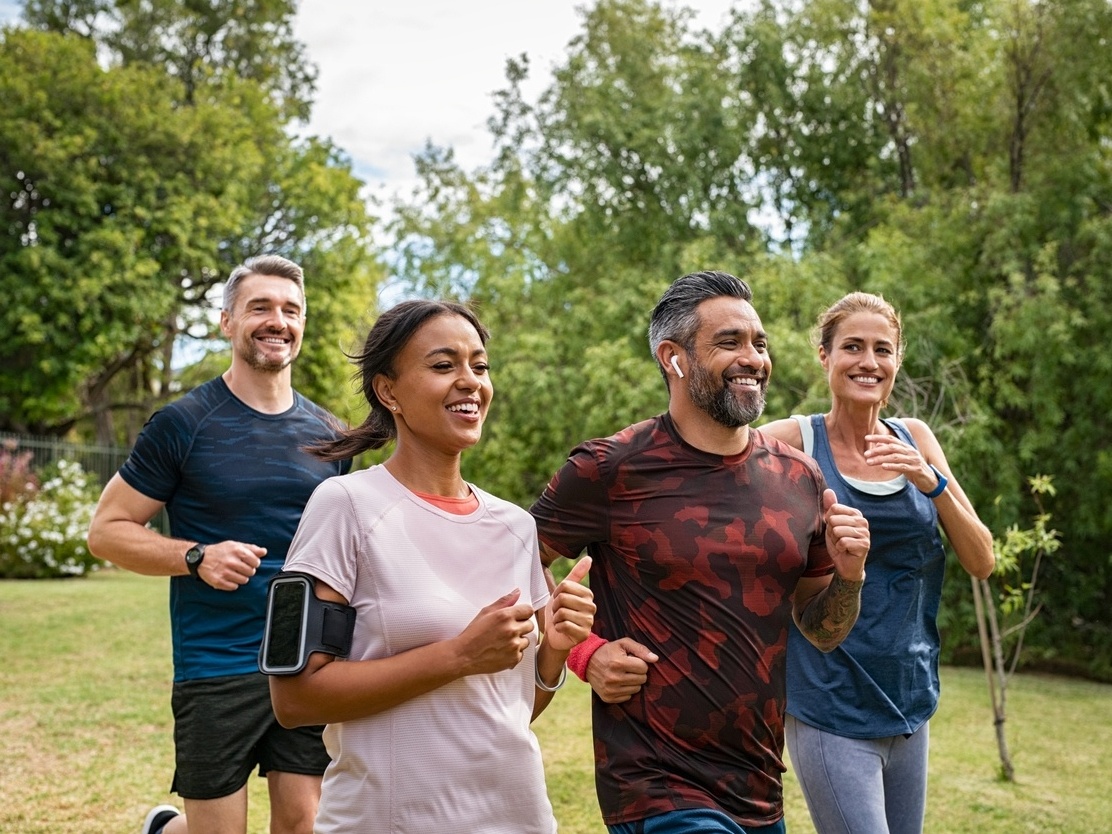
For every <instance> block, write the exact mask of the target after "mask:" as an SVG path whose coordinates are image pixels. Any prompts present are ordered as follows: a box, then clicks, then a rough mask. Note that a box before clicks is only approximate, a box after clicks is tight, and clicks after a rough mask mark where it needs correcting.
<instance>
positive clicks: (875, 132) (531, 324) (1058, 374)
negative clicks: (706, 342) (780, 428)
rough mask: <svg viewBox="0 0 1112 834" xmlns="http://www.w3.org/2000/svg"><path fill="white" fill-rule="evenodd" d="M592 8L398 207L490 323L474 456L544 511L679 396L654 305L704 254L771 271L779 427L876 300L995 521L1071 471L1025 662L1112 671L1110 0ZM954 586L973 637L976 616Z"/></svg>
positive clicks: (765, 279) (425, 268)
mask: <svg viewBox="0 0 1112 834" xmlns="http://www.w3.org/2000/svg"><path fill="white" fill-rule="evenodd" d="M582 14H583V26H582V31H581V32H580V33H579V34H578V35H577V36H576V37H575V38H574V39H573V40H572V41H571V42H570V43H569V44H568V48H567V53H566V55H565V58H564V60H563V61H562V62H561V63H560V65H559V66H557V67H556V69H555V70H554V72H553V74H552V77H551V78H550V79H549V80H548V83H547V86H546V87H545V88H544V90H543V91H542V92H541V93H540V94H539V95H538V96H536V97H535V98H534V99H527V98H526V97H525V96H524V95H523V94H522V92H521V91H522V89H523V87H524V83H523V82H524V80H525V79H526V78H527V75H528V71H529V67H528V60H527V59H526V58H524V57H523V58H520V59H515V60H513V61H511V62H509V64H508V66H507V85H506V87H505V89H503V90H502V91H500V92H499V93H498V94H497V96H496V99H495V101H496V105H497V110H496V113H495V114H494V116H493V117H492V118H491V122H490V124H491V129H492V134H493V137H494V139H495V151H494V154H493V157H492V159H491V161H490V163H489V164H488V165H485V166H482V167H480V168H479V169H477V170H475V171H471V172H465V171H462V170H460V169H459V167H458V166H456V165H455V163H454V161H453V158H452V154H451V150H450V149H442V148H431V147H430V148H429V149H427V151H426V152H425V154H424V155H423V156H422V157H421V159H420V160H419V171H420V173H421V174H422V177H423V187H422V188H421V189H420V190H419V192H418V193H416V194H415V195H414V197H413V199H411V200H407V201H404V202H403V203H402V205H400V206H399V207H398V209H399V210H398V213H397V217H398V220H397V222H396V224H395V226H394V228H393V233H394V235H395V238H396V239H397V240H399V241H400V242H401V247H402V251H403V252H404V257H402V258H401V259H400V262H399V269H398V273H399V275H400V276H401V277H402V278H403V279H404V280H406V281H407V282H408V285H409V286H410V287H411V288H412V289H413V291H416V292H426V293H430V294H450V295H456V296H461V297H467V298H470V299H472V300H474V301H476V302H478V303H479V304H480V308H481V310H482V312H483V313H484V315H485V317H486V318H487V320H488V322H489V323H490V324H491V325H492V329H493V331H494V341H493V343H492V352H493V354H494V357H495V365H494V379H495V382H496V385H497V398H496V412H495V419H494V420H492V423H491V425H490V427H489V429H488V432H487V438H486V439H485V441H484V444H483V447H482V449H481V450H480V452H478V453H477V454H476V455H475V456H474V457H473V458H472V460H471V462H470V464H469V465H470V466H471V467H472V469H471V472H472V474H473V476H474V477H476V479H478V480H479V481H480V482H481V483H484V485H486V486H488V487H491V488H493V489H494V490H495V491H497V492H500V493H502V494H504V495H507V496H508V497H511V498H513V499H514V500H517V501H519V502H521V503H523V504H528V503H529V502H531V501H532V500H533V498H535V496H536V494H537V492H538V491H539V489H540V488H541V487H542V486H543V484H544V483H545V482H546V480H547V478H548V477H549V475H550V474H551V472H552V471H553V470H554V469H555V468H556V466H558V465H559V463H560V462H561V461H562V459H563V455H565V454H566V452H567V450H568V449H569V448H570V447H571V446H572V445H574V443H576V442H578V441H579V440H581V439H584V438H586V437H589V436H592V435H596V434H602V433H606V432H609V431H613V430H615V429H616V428H619V427H621V426H622V425H624V424H626V423H628V422H631V421H633V420H637V419H641V418H643V417H647V416H649V415H651V414H652V413H654V412H656V411H659V410H661V409H662V408H663V407H664V403H665V397H664V390H663V385H662V384H661V381H660V377H659V375H658V372H657V370H656V369H655V368H654V365H653V362H652V360H651V358H650V357H649V355H648V349H647V345H646V338H645V329H646V325H647V315H648V311H649V309H650V307H651V305H652V303H653V302H654V301H655V299H656V297H657V296H658V295H659V293H660V291H661V290H662V289H663V287H664V286H666V285H667V283H668V282H670V281H671V280H673V279H674V278H676V277H677V276H679V275H681V274H683V273H684V272H687V271H690V270H692V269H701V268H723V269H726V270H728V271H731V272H734V273H735V274H739V275H741V276H743V277H746V278H747V279H749V280H750V282H751V283H752V285H753V287H754V290H755V293H756V302H757V306H758V310H759V311H760V313H761V314H762V318H763V320H764V323H765V325H766V327H767V328H768V330H769V331H770V333H771V335H772V345H773V354H774V360H775V368H776V370H775V374H774V378H773V383H772V389H771V391H770V400H769V408H768V414H769V417H780V416H784V415H786V414H788V413H791V412H793V411H813V410H823V409H824V408H825V405H826V403H827V402H828V394H827V392H826V388H825V383H824V381H823V379H822V377H821V374H820V371H819V367H818V364H817V362H816V361H815V359H814V350H813V347H812V345H811V343H810V339H809V336H810V329H811V326H812V324H813V322H814V319H815V316H816V315H817V313H818V312H819V311H821V310H822V309H823V308H824V307H825V306H826V305H827V304H829V303H830V302H832V301H834V300H835V299H837V298H838V297H840V296H841V295H842V294H843V293H845V292H846V291H848V290H851V289H863V290H868V291H873V292H879V293H882V294H883V295H885V296H886V297H887V298H889V299H890V300H892V301H893V302H894V303H895V304H896V306H897V307H898V308H900V309H901V310H902V313H903V319H904V324H905V329H906V335H907V338H908V342H909V350H908V354H907V358H906V361H905V363H904V367H903V370H902V374H901V380H900V384H899V387H898V389H897V391H896V395H895V396H894V397H893V410H894V411H895V412H897V413H903V414H910V415H914V416H920V417H922V418H924V419H926V420H928V421H929V422H930V423H931V425H932V426H934V428H935V430H936V431H937V432H938V434H939V435H940V436H941V438H942V440H943V443H944V445H945V447H946V449H947V452H948V456H949V457H950V459H951V462H952V463H953V464H954V466H955V469H956V471H957V472H958V473H959V475H960V476H961V478H962V481H963V484H964V485H965V486H966V489H967V490H968V491H969V493H970V494H971V496H972V497H973V498H974V501H975V502H976V503H977V505H978V506H979V507H981V510H982V514H983V515H984V517H985V518H986V521H988V522H989V523H990V525H991V526H993V528H994V529H996V530H997V531H1002V530H1005V529H1007V528H1008V527H1009V526H1010V525H1013V524H1016V523H1018V522H1019V521H1020V519H1022V518H1026V517H1029V516H1030V514H1031V499H1030V495H1029V494H1028V491H1027V488H1026V485H1027V478H1028V477H1030V476H1031V475H1032V474H1033V473H1035V472H1039V473H1045V474H1046V475H1047V476H1048V477H1052V478H1053V479H1054V482H1055V484H1057V485H1059V491H1060V499H1061V500H1060V502H1059V505H1060V507H1061V508H1062V509H1061V510H1060V512H1059V513H1058V514H1057V519H1058V520H1059V521H1060V522H1061V528H1062V539H1063V548H1064V550H1067V551H1068V552H1069V553H1070V559H1068V560H1066V559H1056V560H1054V561H1053V563H1052V564H1050V565H1047V566H1046V568H1045V572H1046V575H1045V577H1044V581H1043V582H1042V584H1041V590H1040V595H1041V597H1042V598H1041V602H1042V603H1043V615H1042V616H1041V617H1040V618H1039V620H1038V622H1037V623H1036V624H1035V625H1034V626H1033V627H1032V633H1031V635H1030V636H1029V642H1028V649H1029V651H1028V657H1029V658H1030V659H1031V660H1032V661H1039V660H1041V661H1044V662H1045V661H1047V660H1049V659H1050V658H1051V656H1052V655H1055V654H1056V656H1057V657H1058V658H1059V660H1060V659H1061V658H1063V657H1069V658H1071V662H1073V663H1074V667H1073V668H1075V669H1082V670H1087V671H1088V672H1089V673H1092V674H1098V675H1101V676H1105V677H1107V676H1112V662H1110V659H1109V656H1108V653H1107V648H1106V647H1107V646H1108V645H1109V644H1110V642H1112V641H1109V637H1110V636H1112V618H1110V616H1109V614H1108V609H1107V605H1106V602H1107V599H1108V597H1109V591H1110V584H1112V575H1110V574H1112V572H1110V564H1109V554H1108V548H1107V545H1106V541H1107V539H1108V532H1109V530H1110V529H1112V511H1110V510H1109V509H1108V502H1107V501H1106V500H1105V498H1104V496H1106V495H1108V494H1109V492H1110V490H1112V483H1110V482H1109V481H1110V478H1112V454H1109V453H1108V452H1107V450H1106V447H1107V445H1108V444H1107V443H1106V441H1105V438H1104V435H1105V432H1104V428H1103V420H1102V418H1101V416H1100V415H1101V414H1103V413H1104V412H1105V411H1106V410H1107V409H1108V408H1109V407H1110V406H1112V402H1110V400H1112V385H1109V384H1108V383H1109V379H1110V373H1109V372H1110V363H1112V360H1110V359H1109V358H1108V355H1107V351H1103V350H1100V348H1099V345H1100V344H1101V343H1102V341H1103V338H1102V337H1103V334H1104V333H1106V332H1108V330H1109V327H1110V325H1112V320H1110V319H1112V314H1110V313H1109V312H1108V311H1109V310H1110V309H1112V307H1110V305H1109V304H1108V303H1107V302H1108V298H1107V296H1108V294H1109V292H1110V289H1109V288H1110V287H1112V280H1109V279H1110V278H1112V276H1109V275H1108V271H1109V269H1110V268H1112V267H1110V264H1112V259H1110V258H1109V254H1110V252H1109V246H1110V243H1112V234H1110V232H1112V229H1110V215H1112V211H1110V210H1112V188H1110V186H1112V182H1110V175H1112V154H1110V152H1109V144H1108V140H1107V137H1108V136H1109V135H1110V134H1112V131H1110V127H1112V125H1110V124H1109V115H1110V113H1112V107H1110V105H1112V100H1110V93H1109V87H1108V85H1107V82H1106V79H1107V78H1109V77H1112V73H1110V72H1109V70H1110V69H1112V68H1110V67H1109V66H1108V64H1109V63H1110V61H1112V50H1110V49H1108V40H1109V38H1110V37H1112V7H1110V6H1109V5H1108V4H1107V3H1106V2H1104V0H1040V2H1028V1H1027V0H1023V2H1014V0H1007V2H1004V1H1003V0H989V2H984V3H967V2H962V1H961V0H870V2H864V3H863V2H858V0H789V2H786V3H785V2H772V0H765V2H760V3H755V4H739V5H738V7H736V8H735V10H734V12H733V14H732V16H731V18H730V20H729V21H728V22H727V23H726V25H724V26H723V27H722V29H721V30H720V31H704V30H699V29H696V28H695V27H694V26H693V25H692V20H693V17H692V15H691V14H690V13H689V12H688V11H686V10H684V9H682V8H681V9H678V10H677V9H676V8H675V7H674V6H673V5H671V4H663V3H656V2H651V1H650V0H599V2H597V3H595V4H593V5H592V6H590V7H588V8H586V9H585V10H583V12H582ZM1082 403H1084V404H1085V406H1086V407H1085V408H1083V409H1082V408H1080V407H1079V406H1080V405H1081V404H1082ZM1067 568H1068V569H1067ZM952 574H957V571H953V572H952ZM951 579H952V581H951V582H950V583H949V584H948V586H947V596H948V605H947V608H946V612H947V613H946V615H945V618H944V620H943V624H944V626H945V627H946V629H947V631H948V635H947V640H946V641H945V643H946V645H947V646H948V647H949V649H950V651H951V656H955V655H958V654H960V653H961V651H962V650H963V649H964V648H967V647H969V646H970V645H971V643H970V637H969V635H971V634H972V633H973V629H972V622H973V619H972V611H971V606H970V604H969V600H968V592H967V590H966V588H967V586H966V585H965V584H964V582H961V581H960V577H957V576H952V577H951ZM1095 646H1104V647H1105V648H1104V649H1098V650H1095V651H1094V650H1093V647H1095Z"/></svg>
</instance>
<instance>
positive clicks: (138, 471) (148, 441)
mask: <svg viewBox="0 0 1112 834" xmlns="http://www.w3.org/2000/svg"><path fill="white" fill-rule="evenodd" d="M191 442H192V433H191V432H190V430H189V429H188V428H187V427H186V426H184V425H183V424H182V423H181V421H180V420H179V419H177V418H176V416H175V414H174V411H173V409H171V408H163V409H160V410H159V411H156V412H155V413H154V414H152V415H151V417H150V419H149V420H147V423H146V425H145V426H143V430H142V431H141V432H139V437H138V438H136V440H135V446H134V447H132V450H131V453H130V454H129V455H128V456H127V460H125V461H124V464H123V466H121V467H120V473H119V474H120V477H121V478H123V480H124V481H125V482H126V483H127V485H128V486H130V487H132V488H133V489H135V490H138V491H139V492H141V493H143V494H144V495H146V496H147V497H148V498H153V499H154V500H155V501H161V502H162V503H164V504H165V503H168V502H169V501H170V499H171V498H173V497H174V493H175V492H176V491H177V488H178V483H179V481H180V480H181V470H182V466H183V465H184V462H185V459H186V457H187V455H188V454H189V446H190V443H191Z"/></svg>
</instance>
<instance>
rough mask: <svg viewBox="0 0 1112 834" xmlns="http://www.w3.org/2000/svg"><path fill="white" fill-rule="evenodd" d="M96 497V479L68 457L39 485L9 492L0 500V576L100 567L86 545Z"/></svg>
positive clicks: (52, 573)
mask: <svg viewBox="0 0 1112 834" xmlns="http://www.w3.org/2000/svg"><path fill="white" fill-rule="evenodd" d="M0 468H2V466H0ZM96 502H97V497H96V484H94V483H93V481H92V479H90V478H89V476H88V475H87V474H86V473H85V471H84V469H82V468H81V464H79V463H77V462H76V461H68V460H62V461H58V463H57V464H55V465H54V466H52V467H50V468H49V469H48V470H47V471H46V472H44V473H43V475H42V477H41V479H40V480H39V482H38V483H37V484H35V488H33V489H27V490H25V491H23V492H22V493H20V494H16V495H9V496H8V497H7V498H6V500H5V501H4V503H3V504H2V505H0V578H5V579H49V578H52V577H60V576H82V575H84V574H85V573H87V572H89V571H95V570H97V569H98V568H99V567H101V566H102V565H103V562H101V561H100V560H99V559H97V558H96V557H95V556H93V555H92V554H91V553H89V548H88V546H87V545H86V544H85V536H86V534H87V533H88V530H89V522H90V521H92V518H93V510H95V509H96Z"/></svg>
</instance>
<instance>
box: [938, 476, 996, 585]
mask: <svg viewBox="0 0 1112 834" xmlns="http://www.w3.org/2000/svg"><path fill="white" fill-rule="evenodd" d="M934 505H935V507H937V508H938V519H939V521H940V522H941V523H942V529H943V530H944V531H945V532H946V538H947V539H949V540H950V545H951V546H952V547H953V548H954V553H955V554H957V557H958V561H959V562H961V566H962V567H963V568H965V570H966V571H968V572H969V573H970V574H971V575H972V576H975V577H976V578H977V579H987V578H988V577H989V576H991V575H992V571H993V568H995V567H996V555H995V554H994V553H993V549H992V533H991V532H990V531H989V529H988V528H987V527H986V526H985V525H984V523H983V522H982V521H981V519H980V518H978V517H977V512H976V510H974V509H973V505H972V504H970V503H969V499H968V498H966V497H965V494H964V493H962V492H960V491H958V490H956V489H947V490H946V491H945V492H943V493H942V494H941V495H939V496H938V497H937V498H935V499H934Z"/></svg>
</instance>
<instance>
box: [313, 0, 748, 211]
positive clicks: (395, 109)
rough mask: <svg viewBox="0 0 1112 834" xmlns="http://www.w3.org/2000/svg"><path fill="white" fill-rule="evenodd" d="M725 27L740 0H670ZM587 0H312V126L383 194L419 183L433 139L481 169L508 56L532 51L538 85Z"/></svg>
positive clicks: (700, 21)
mask: <svg viewBox="0 0 1112 834" xmlns="http://www.w3.org/2000/svg"><path fill="white" fill-rule="evenodd" d="M666 1H667V2H671V3H674V4H675V5H684V6H688V7H690V8H694V9H696V10H697V13H698V14H697V18H696V20H695V25H696V26H702V27H708V28H714V29H718V28H721V25H722V23H723V21H724V18H725V15H726V13H727V11H728V10H729V8H730V7H731V6H732V5H733V2H732V0H686V2H682V3H677V2H676V0H666ZM583 5H584V4H583V3H582V2H581V0H472V1H471V2H460V0H302V2H301V5H300V9H299V13H298V17H297V23H296V30H295V31H296V34H297V36H298V38H299V39H300V40H301V41H302V42H304V43H305V44H306V47H307V49H308V54H309V59H310V60H311V61H313V62H314V63H315V64H316V65H317V67H318V70H319V75H318V78H317V95H316V99H315V105H314V108H313V117H312V121H311V122H310V124H309V132H311V133H314V134H318V135H323V136H329V137H331V139H332V140H333V142H335V144H336V145H337V146H339V147H340V148H342V149H343V150H344V151H346V152H347V153H348V154H349V155H350V156H351V157H352V160H353V162H354V165H355V171H356V174H357V175H358V176H359V177H360V178H361V179H363V180H365V181H366V182H367V184H368V187H369V189H370V190H371V191H372V192H373V193H376V194H380V195H386V194H389V193H394V192H397V191H398V190H402V191H408V190H409V187H411V186H412V185H413V182H414V180H415V172H414V166H413V161H412V157H413V155H414V154H415V153H417V152H418V151H420V150H421V148H422V147H423V146H424V144H425V142H426V141H429V140H431V141H432V142H433V144H435V145H440V146H451V147H452V148H453V149H454V151H455V154H456V160H457V161H458V162H459V163H460V164H461V165H462V166H463V167H464V168H465V169H471V168H473V167H475V166H477V165H479V164H482V163H485V162H488V161H489V160H490V156H491V140H490V135H489V133H488V132H487V129H486V121H487V119H488V118H489V117H490V116H491V115H492V114H493V112H494V104H493V98H492V95H493V93H494V92H495V91H497V90H499V89H501V88H503V87H504V86H505V66H506V60H507V59H508V58H511V57H516V56H518V55H520V54H521V53H522V52H525V53H527V54H528V55H529V60H530V82H531V83H530V85H529V86H528V87H527V88H526V89H527V91H528V92H539V91H540V90H541V89H543V87H544V86H547V84H548V83H549V81H550V79H551V75H552V69H553V68H554V67H555V66H556V65H557V64H559V63H561V61H562V58H563V55H564V53H565V49H566V47H567V44H568V42H569V41H570V40H571V39H572V38H573V37H574V36H575V35H576V34H578V33H579V32H580V31H581V30H582V20H583V18H582V15H581V13H580V12H579V11H578V9H580V8H581V7H582V6H583Z"/></svg>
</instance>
